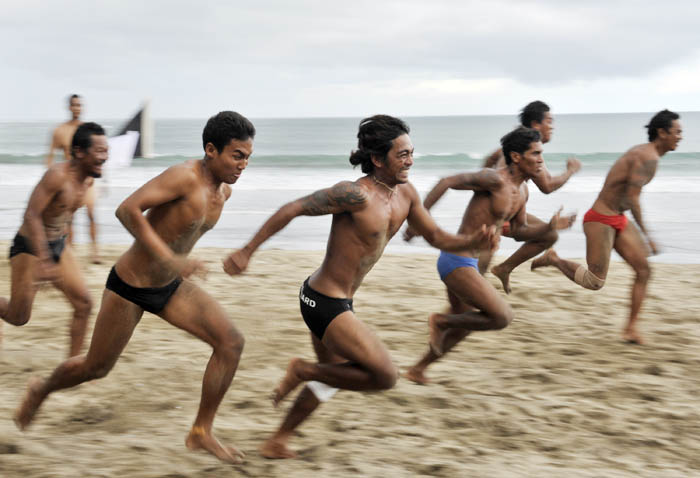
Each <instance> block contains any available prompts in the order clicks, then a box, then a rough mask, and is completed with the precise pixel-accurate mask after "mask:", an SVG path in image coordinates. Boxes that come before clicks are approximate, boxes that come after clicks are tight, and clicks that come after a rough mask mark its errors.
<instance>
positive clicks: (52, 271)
mask: <svg viewBox="0 0 700 478" xmlns="http://www.w3.org/2000/svg"><path fill="white" fill-rule="evenodd" d="M60 275H61V271H60V269H59V267H58V264H56V263H55V262H54V261H53V260H52V259H51V258H46V259H39V263H38V264H37V268H36V271H35V272H34V280H35V281H36V282H53V281H55V280H57V279H58V278H59V277H60Z"/></svg>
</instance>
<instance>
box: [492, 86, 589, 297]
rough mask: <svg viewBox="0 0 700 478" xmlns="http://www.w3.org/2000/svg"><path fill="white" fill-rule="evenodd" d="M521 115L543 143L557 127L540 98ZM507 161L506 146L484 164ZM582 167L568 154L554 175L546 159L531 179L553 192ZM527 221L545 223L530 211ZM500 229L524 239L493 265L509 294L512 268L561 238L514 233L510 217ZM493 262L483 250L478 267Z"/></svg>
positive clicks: (494, 165) (497, 164) (553, 234)
mask: <svg viewBox="0 0 700 478" xmlns="http://www.w3.org/2000/svg"><path fill="white" fill-rule="evenodd" d="M519 119H520V124H521V125H522V126H524V127H525V128H532V129H535V130H537V131H539V133H540V136H541V141H542V144H547V143H548V142H549V141H550V140H551V139H552V131H554V127H553V126H552V124H553V122H554V118H553V117H552V113H551V112H550V110H549V106H548V105H547V104H546V103H545V102H543V101H539V100H537V101H532V102H530V103H528V104H527V105H526V106H525V107H524V108H523V109H522V110H521V111H520V115H519ZM505 165H506V161H505V157H504V155H503V150H502V149H500V148H499V149H498V150H496V151H495V152H494V153H493V154H491V156H489V157H488V158H487V159H486V162H485V163H484V167H485V168H502V167H504V166H505ZM580 169H581V162H580V161H579V160H578V159H576V158H569V159H568V160H567V161H566V171H564V172H563V173H561V174H559V175H557V176H552V175H551V174H550V173H549V171H548V170H547V166H546V164H545V163H544V162H543V163H542V169H541V170H540V171H539V172H538V173H537V174H536V175H535V176H533V177H532V178H531V179H532V182H533V183H535V186H537V188H538V189H539V190H540V191H542V192H543V193H544V194H550V193H552V192H554V191H556V190H557V189H559V188H560V187H562V186H563V185H564V184H566V182H567V181H568V180H569V178H570V177H571V176H572V175H574V174H575V173H576V172H578V171H579V170H580ZM527 223H528V224H530V225H533V226H536V225H540V224H543V221H542V220H541V219H539V218H538V217H537V216H534V215H532V214H528V215H527ZM501 233H502V234H503V235H504V236H506V237H511V238H513V239H514V240H515V241H517V242H524V244H523V245H522V246H520V247H519V248H518V250H517V251H515V252H514V253H513V254H511V256H510V257H509V258H508V259H506V260H505V261H503V262H502V263H500V264H498V265H497V266H494V267H493V268H492V269H491V272H492V273H493V274H494V275H495V276H496V277H498V278H499V279H500V281H501V283H502V284H503V290H504V291H505V293H506V294H510V291H511V287H510V274H511V272H513V270H514V269H515V268H516V267H518V266H519V265H520V264H522V263H523V262H526V261H528V260H530V259H532V258H533V257H535V256H537V255H538V254H540V253H541V252H543V251H545V250H547V249H548V248H550V247H552V246H553V245H554V244H555V243H556V242H557V239H559V235H558V234H557V232H556V231H547V232H546V233H545V234H544V235H543V236H541V237H533V238H530V239H524V238H523V237H520V236H518V235H517V234H515V232H514V231H513V230H512V229H511V228H510V224H509V223H508V222H507V221H506V222H505V223H504V224H503V228H502V232H501ZM490 262H491V253H490V252H484V253H483V254H482V255H481V256H480V257H479V270H480V271H481V273H482V274H485V273H486V271H487V270H488V266H489V263H490Z"/></svg>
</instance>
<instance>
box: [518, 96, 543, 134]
mask: <svg viewBox="0 0 700 478" xmlns="http://www.w3.org/2000/svg"><path fill="white" fill-rule="evenodd" d="M547 111H549V106H548V105H547V103H545V102H544V101H539V100H537V101H533V102H532V103H528V104H527V106H525V108H523V109H522V110H520V124H521V125H523V126H525V127H526V128H531V127H532V123H533V122H535V123H541V122H542V121H544V114H545V113H546V112H547Z"/></svg>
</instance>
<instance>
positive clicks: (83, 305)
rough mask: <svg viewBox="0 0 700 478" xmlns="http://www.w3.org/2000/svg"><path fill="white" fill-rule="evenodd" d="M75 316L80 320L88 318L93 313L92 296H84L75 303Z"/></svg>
mask: <svg viewBox="0 0 700 478" xmlns="http://www.w3.org/2000/svg"><path fill="white" fill-rule="evenodd" d="M73 308H74V310H75V315H76V316H77V317H80V318H87V317H89V316H90V312H92V297H90V294H87V293H86V294H83V295H81V296H80V297H78V298H77V299H75V300H74V301H73Z"/></svg>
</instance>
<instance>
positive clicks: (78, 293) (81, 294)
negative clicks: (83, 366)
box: [54, 245, 92, 357]
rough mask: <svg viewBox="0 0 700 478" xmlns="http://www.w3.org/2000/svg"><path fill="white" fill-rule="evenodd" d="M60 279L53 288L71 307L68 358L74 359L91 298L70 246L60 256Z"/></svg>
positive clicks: (80, 343) (82, 336)
mask: <svg viewBox="0 0 700 478" xmlns="http://www.w3.org/2000/svg"><path fill="white" fill-rule="evenodd" d="M59 268H60V272H61V275H60V279H59V280H58V281H55V282H54V286H55V287H56V288H57V289H58V290H60V291H61V292H63V293H64V294H65V296H66V298H67V299H68V301H69V302H70V303H71V305H72V306H73V320H72V321H71V325H70V351H69V353H68V357H74V356H76V355H78V354H79V353H80V349H81V348H82V346H83V341H84V339H85V330H86V329H87V324H88V319H89V318H90V311H91V310H92V298H91V297H90V292H89V291H88V289H87V286H86V285H85V281H84V280H83V277H82V275H81V274H80V268H79V267H78V262H77V261H76V260H75V256H74V255H73V250H72V248H71V246H70V245H66V248H65V249H64V250H63V254H61V261H60V262H59Z"/></svg>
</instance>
